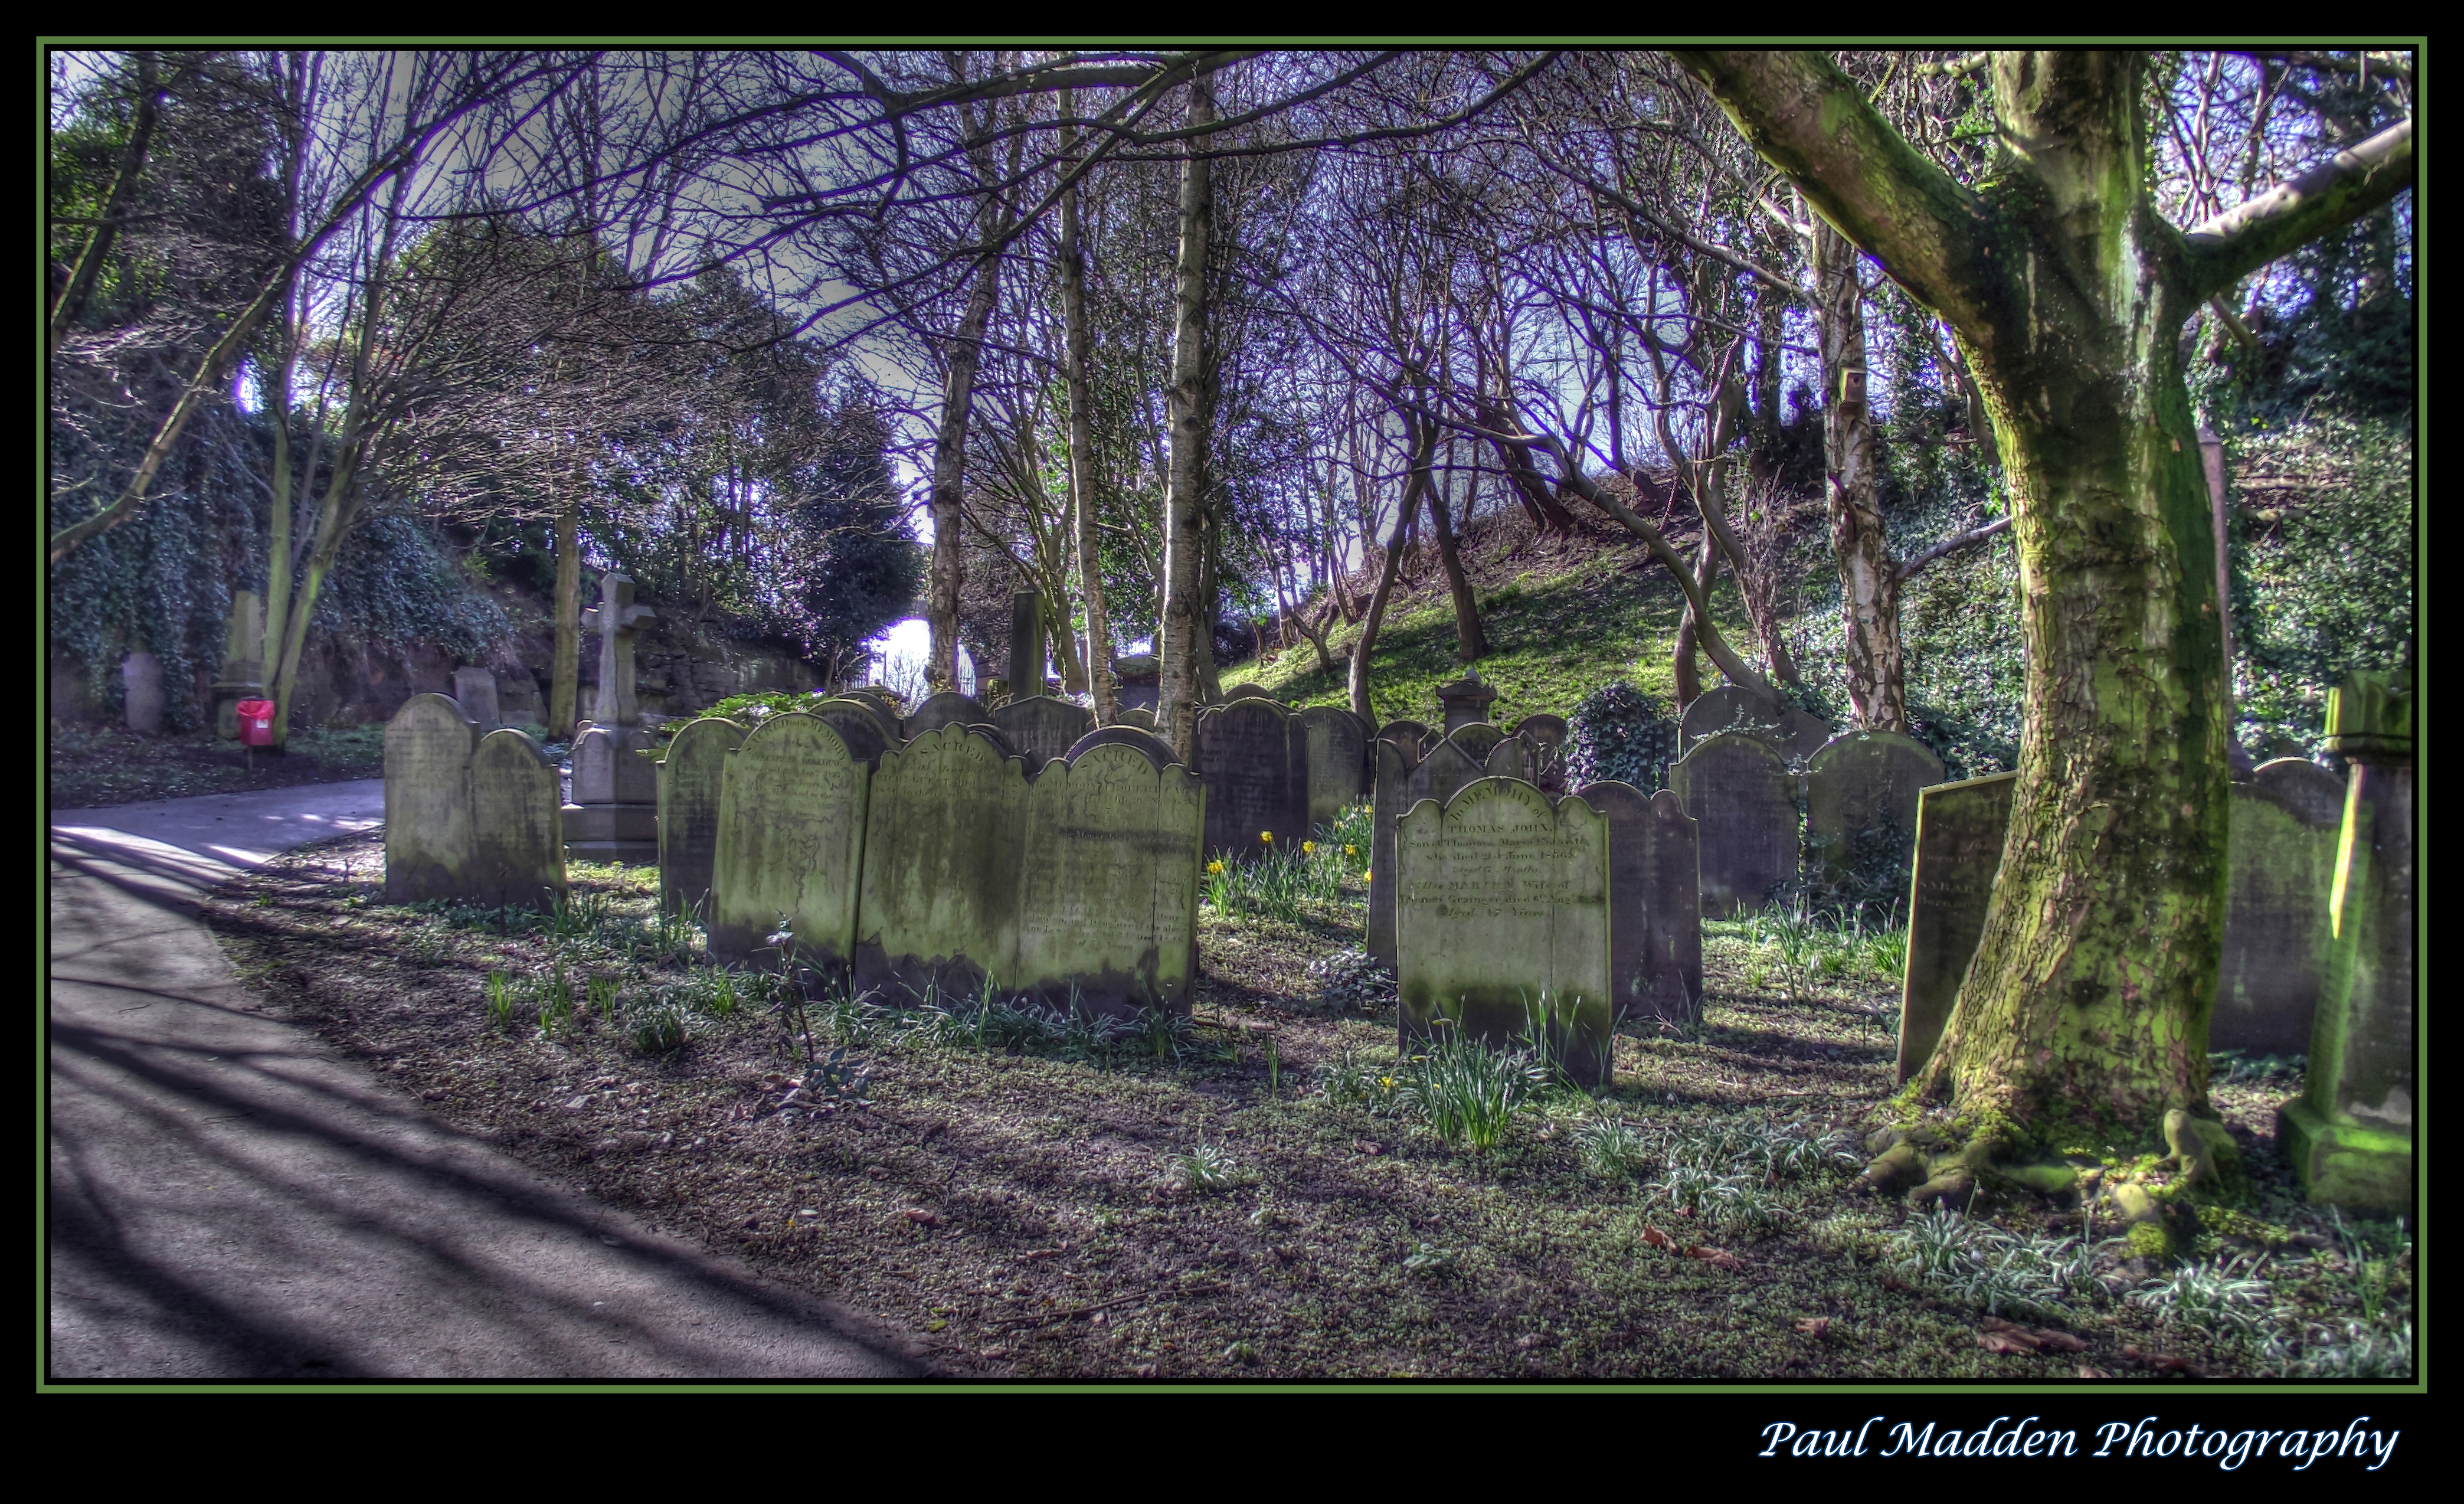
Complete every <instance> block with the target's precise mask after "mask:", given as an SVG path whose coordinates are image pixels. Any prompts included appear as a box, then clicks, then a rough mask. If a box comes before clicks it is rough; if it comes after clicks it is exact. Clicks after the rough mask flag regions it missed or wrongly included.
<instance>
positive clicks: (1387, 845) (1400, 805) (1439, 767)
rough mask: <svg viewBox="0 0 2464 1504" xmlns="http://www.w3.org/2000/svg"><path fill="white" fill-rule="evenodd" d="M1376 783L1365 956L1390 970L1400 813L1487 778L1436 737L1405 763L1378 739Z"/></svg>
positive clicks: (1455, 748) (1460, 752) (1397, 750)
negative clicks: (1427, 750)
mask: <svg viewBox="0 0 2464 1504" xmlns="http://www.w3.org/2000/svg"><path fill="white" fill-rule="evenodd" d="M1376 753H1377V783H1376V786H1375V791H1374V792H1373V793H1372V795H1371V800H1370V815H1369V818H1370V825H1369V940H1368V948H1369V955H1370V959H1371V960H1373V961H1375V962H1377V963H1378V964H1379V965H1381V966H1384V967H1386V968H1388V969H1389V970H1392V969H1393V968H1394V966H1395V964H1396V961H1397V949H1396V945H1397V940H1396V931H1395V895H1396V893H1397V889H1396V885H1395V883H1396V877H1395V874H1396V866H1395V840H1396V834H1395V832H1396V829H1397V825H1398V824H1399V823H1400V821H1401V820H1402V818H1403V815H1404V813H1405V811H1407V810H1409V809H1410V808H1411V807H1413V806H1415V805H1417V804H1419V802H1420V801H1421V800H1423V799H1434V800H1437V801H1438V802H1439V803H1440V804H1443V803H1444V802H1445V801H1447V800H1448V799H1451V798H1453V797H1454V796H1455V795H1456V794H1457V793H1458V792H1460V791H1461V790H1463V789H1464V788H1468V787H1470V786H1471V785H1473V784H1475V783H1477V782H1479V781H1480V780H1481V779H1482V778H1485V777H1486V776H1487V769H1486V768H1484V767H1483V766H1481V765H1480V764H1479V763H1475V762H1473V761H1472V760H1471V759H1470V758H1468V757H1466V756H1464V755H1463V748H1462V747H1460V746H1458V745H1456V744H1455V743H1454V742H1452V741H1445V740H1443V739H1441V740H1440V741H1438V743H1437V746H1436V748H1435V749H1434V750H1433V751H1432V752H1431V753H1430V754H1429V755H1428V757H1426V758H1425V759H1421V760H1419V761H1417V762H1412V761H1406V760H1405V758H1404V756H1403V753H1402V751H1401V749H1400V748H1398V747H1397V746H1396V745H1395V744H1394V743H1393V742H1391V741H1386V740H1385V739H1384V738H1382V737H1381V738H1379V739H1378V741H1377V747H1376Z"/></svg>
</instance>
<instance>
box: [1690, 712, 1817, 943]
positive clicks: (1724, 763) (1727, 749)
mask: <svg viewBox="0 0 2464 1504" xmlns="http://www.w3.org/2000/svg"><path fill="white" fill-rule="evenodd" d="M1668 785H1669V787H1670V788H1672V789H1674V790H1676V793H1677V797H1678V799H1679V800H1680V801H1681V802H1682V803H1683V806H1684V808H1685V812H1686V813H1687V814H1690V815H1692V816H1693V817H1694V823H1695V829H1696V832H1697V842H1698V845H1699V847H1700V851H1701V859H1702V876H1703V887H1702V893H1703V913H1704V915H1705V917H1706V918H1728V917H1729V916H1731V915H1736V914H1741V913H1746V912H1749V911H1751V910H1754V909H1759V908H1761V907H1762V906H1763V905H1764V904H1765V903H1767V902H1769V901H1771V896H1772V895H1773V893H1774V892H1775V891H1776V890H1778V889H1779V888H1780V887H1782V886H1783V885H1785V884H1787V883H1789V882H1791V881H1793V880H1794V878H1795V876H1796V866H1797V812H1796V778H1795V776H1794V775H1793V774H1792V773H1790V772H1789V770H1788V763H1786V762H1785V761H1783V760H1782V759H1781V757H1780V755H1779V754H1778V753H1777V752H1774V751H1772V750H1771V747H1770V745H1769V744H1768V743H1766V742H1764V741H1762V740H1761V739H1760V738H1757V737H1749V736H1744V735H1741V734H1739V733H1735V732H1722V733H1719V734H1718V735H1715V736H1711V737H1706V738H1705V739H1704V740H1703V741H1699V742H1697V743H1696V744H1695V746H1694V750H1693V751H1691V752H1688V753H1687V754H1685V756H1683V757H1682V758H1680V759H1678V760H1677V761H1676V762H1675V763H1670V764H1669V768H1668Z"/></svg>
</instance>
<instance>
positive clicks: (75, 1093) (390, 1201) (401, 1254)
mask: <svg viewBox="0 0 2464 1504" xmlns="http://www.w3.org/2000/svg"><path fill="white" fill-rule="evenodd" d="M384 812H385V787H384V785H383V784H382V783H381V782H379V781H376V780H369V781H365V782H362V783H354V784H326V785H312V786H309V787H303V788H284V789H274V790H269V791H267V792H264V793H253V794H232V795H209V796H207V797H205V798H201V799H175V800H165V801H160V802H157V803H153V804H143V805H122V806H120V807H114V808H109V809H69V810H54V811H53V812H52V828H51V907H50V912H51V989H50V990H51V998H50V1022H51V1030H50V1067H51V1070H50V1087H51V1090H50V1104H49V1106H50V1113H49V1127H50V1134H49V1140H48V1148H49V1155H50V1169H51V1195H50V1204H49V1207H48V1212H47V1215H48V1223H47V1231H48V1233H49V1241H50V1277H49V1289H48V1292H47V1294H48V1296H49V1300H50V1319H51V1344H50V1354H49V1370H50V1377H51V1378H53V1379H55V1380H76V1379H133V1380H165V1379H288V1380H301V1379H327V1378H331V1379H341V1378H382V1379H420V1378H436V1379H447V1378H451V1379H498V1378H501V1379H533V1380H536V1379H558V1378H574V1379H581V1378H638V1379H649V1378H874V1379H890V1378H897V1377H901V1376H907V1375H914V1374H918V1373H921V1372H922V1371H923V1364H922V1362H921V1361H920V1360H919V1358H918V1357H917V1355H916V1354H915V1352H914V1351H913V1349H912V1348H911V1347H910V1346H909V1345H908V1343H907V1341H906V1340H905V1339H904V1338H899V1337H895V1336H892V1335H890V1334H886V1333H879V1332H874V1331H871V1330H869V1328H868V1327H867V1326H866V1324H865V1323H863V1322H862V1321H860V1320H859V1319H857V1318H856V1317H854V1316H851V1315H849V1314H848V1313H846V1312H843V1311H840V1310H838V1309H836V1308H834V1307H832V1306H830V1305H828V1304H826V1303H825V1302H821V1301H817V1300H814V1299H812V1298H810V1297H808V1296H805V1295H803V1294H800V1293H797V1292H794V1291H790V1290H788V1289H786V1288H784V1287H782V1286H781V1285H778V1284H775V1283H772V1282H769V1281H765V1280H763V1279H762V1278H761V1277H760V1276H759V1275H758V1274H756V1273H755V1272H752V1271H751V1270H750V1269H748V1268H746V1267H745V1266H743V1265H742V1264H739V1263H737V1262H735V1261H733V1260H727V1259H720V1258H715V1257H713V1256H711V1255H710V1254H708V1253H706V1252H704V1251H702V1250H700V1249H699V1248H697V1247H694V1246H691V1245H688V1244H686V1243H684V1242H682V1241H681V1240H678V1239H675V1238H671V1237H668V1236H664V1235H662V1234H659V1233H655V1232H652V1231H651V1230H650V1229H649V1228H647V1227H645V1226H644V1225H643V1224H641V1223H640V1222H638V1221H636V1220H634V1219H633V1218H631V1217H629V1216H627V1215H625V1214H623V1213H620V1212H617V1211H614V1210H612V1209H610V1208H608V1207H605V1206H603V1205H598V1204H596V1203H593V1202H591V1201H589V1200H588V1199H587V1198H584V1197H583V1196H581V1195H578V1194H576V1193H574V1192H572V1191H570V1190H566V1189H563V1188H561V1187H560V1186H558V1185H556V1184H554V1183H550V1182H548V1181H546V1180H544V1179H542V1178H541V1177H540V1176H539V1175H538V1174H537V1173H535V1172H533V1171H532V1170H530V1169H529V1168H528V1167H526V1166H524V1165H522V1164H521V1163H519V1162H518V1161H516V1160H514V1159H513V1158H512V1157H510V1156H508V1155H506V1154H505V1153H503V1152H502V1151H500V1150H497V1149H495V1148H493V1147H491V1146H490V1145H488V1144H486V1143H484V1142H482V1141H480V1140H478V1139H473V1138H471V1137H470V1136H468V1135H465V1134H461V1133H457V1132H455V1131H454V1130H452V1129H451V1128H448V1127H446V1126H444V1125H442V1124H440V1123H438V1122H436V1121H434V1120H433V1119H431V1118H429V1117H428V1116H427V1115H426V1114H425V1113H424V1112H422V1111H421V1110H420V1107H419V1104H418V1103H416V1102H414V1101H412V1100H410V1099H409V1098H408V1097H407V1096H406V1095H404V1094H403V1093H401V1092H400V1091H398V1090H395V1089H393V1088H391V1087H389V1086H387V1085H385V1084H384V1083H382V1082H380V1081H378V1080H377V1079H376V1078H374V1077H373V1076H371V1075H370V1074H369V1073H368V1072H367V1070H366V1069H365V1068H364V1067H363V1066H360V1065H357V1064H354V1063H353V1062H351V1061H348V1060H345V1059H343V1058H342V1057H341V1056H340V1055H339V1054H338V1053H336V1052H335V1051H333V1050H331V1049H329V1048H328V1047H327V1046H326V1045H325V1044H324V1042H323V1041H321V1040H319V1038H317V1037H316V1036H315V1035H314V1034H312V1033H310V1032H308V1031H307V1030H306V1029H304V1028H299V1027H297V1026H296V1025H292V1024H289V1023H285V1022H282V1021H280V1020H279V1019H277V1018H275V1017H273V1016H271V1015H270V1014H268V1013H267V1012H266V1011H265V1008H264V1005H263V1004H262V1003H261V1001H260V1000H259V999H258V998H257V997H255V996H254V995H253V993H252V992H251V990H250V989H249V988H248V987H247V986H246V985H245V984H242V983H241V982H240V981H239V979H238V978H237V977H236V976H235V975H234V974H233V973H232V970H231V965H230V963H229V962H227V961H226V960H225V959H224V957H223V954H222V952H221V950H220V949H219V948H218V947H217V946H216V945H215V943H214V940H213V939H212V937H211V936H209V934H208V933H207V932H206V929H205V927H204V926H203V925H202V924H201V923H200V922H199V921H198V919H197V918H196V914H197V899H198V897H199V896H200V895H201V894H203V893H204V892H206V891H207V890H208V889H209V888H211V887H212V886H214V885H215V884H217V883H220V882H223V881H226V880H228V879H229V878H230V877H231V876H232V875H234V874H237V873H239V872H241V871H244V870H245V869H247V868H250V867H253V866H255V865H257V864H259V863H261V862H263V861H265V860H266V859H267V858H268V857H270V856H272V855H273V854H275V852H280V851H283V850H285V849H287V848H290V847H293V846H297V845H299V844H301V843H303V842H306V841H313V840H317V839H319V838H320V837H323V836H327V835H335V834H341V833H343V832H347V831H355V830H364V829H369V828H371V827H373V826H376V825H378V824H380V823H382V820H383V818H384Z"/></svg>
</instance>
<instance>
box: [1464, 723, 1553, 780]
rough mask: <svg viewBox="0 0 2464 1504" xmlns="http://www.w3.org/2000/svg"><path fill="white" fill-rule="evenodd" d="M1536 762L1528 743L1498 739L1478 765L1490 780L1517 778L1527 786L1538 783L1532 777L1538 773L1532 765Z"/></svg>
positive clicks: (1517, 738)
mask: <svg viewBox="0 0 2464 1504" xmlns="http://www.w3.org/2000/svg"><path fill="white" fill-rule="evenodd" d="M1463 729H1464V730H1466V731H1467V730H1469V729H1471V728H1470V727H1468V726H1466V727H1464V728H1463ZM1537 761H1538V760H1537V759H1536V758H1535V757H1534V756H1533V748H1532V745H1531V743H1530V742H1529V741H1524V740H1523V739H1522V738H1521V737H1500V738H1499V739H1498V741H1497V745H1495V746H1493V747H1490V748H1489V749H1488V756H1486V757H1485V758H1483V759H1481V763H1480V765H1481V768H1482V769H1483V771H1485V772H1486V773H1487V774H1488V776H1489V777H1491V778H1519V779H1521V780H1523V782H1525V783H1527V784H1537V783H1539V782H1540V781H1539V780H1538V779H1537V778H1534V777H1533V776H1532V774H1533V773H1535V772H1536V771H1538V769H1537V768H1536V767H1535V766H1534V765H1533V764H1534V763H1536V762H1537ZM1541 792H1542V793H1547V792H1548V790H1547V789H1545V788H1544V789H1542V790H1541Z"/></svg>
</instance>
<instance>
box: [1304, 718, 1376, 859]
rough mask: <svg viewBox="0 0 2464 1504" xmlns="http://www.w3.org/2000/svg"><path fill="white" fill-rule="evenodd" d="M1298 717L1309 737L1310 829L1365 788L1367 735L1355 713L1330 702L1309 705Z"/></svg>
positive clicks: (1329, 820) (1328, 820) (1355, 801)
mask: <svg viewBox="0 0 2464 1504" xmlns="http://www.w3.org/2000/svg"><path fill="white" fill-rule="evenodd" d="M1299 719H1300V723H1301V730H1302V733H1303V734H1304V735H1305V736H1307V737H1308V738H1309V825H1310V827H1311V828H1312V829H1314V828H1316V827H1318V826H1323V825H1331V824H1332V823H1333V822H1334V821H1335V819H1336V818H1337V817H1338V816H1340V815H1341V814H1342V813H1343V811H1344V810H1346V809H1349V808H1350V807H1353V805H1356V804H1358V803H1360V799H1361V795H1362V794H1364V793H1365V792H1367V791H1368V786H1369V739H1368V738H1367V737H1366V736H1364V735H1363V734H1362V733H1361V729H1360V718H1359V717H1357V716H1355V715H1353V713H1352V712H1350V711H1348V710H1343V709H1339V708H1337V707H1335V706H1332V705H1312V706H1310V707H1309V709H1307V710H1304V711H1302V712H1301V713H1300V718H1299Z"/></svg>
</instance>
